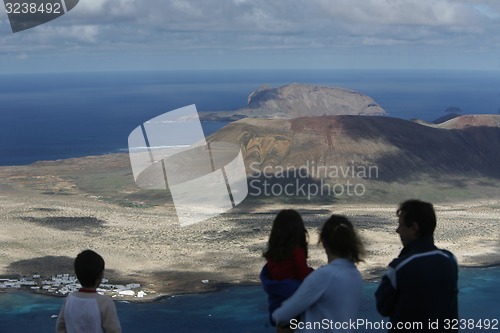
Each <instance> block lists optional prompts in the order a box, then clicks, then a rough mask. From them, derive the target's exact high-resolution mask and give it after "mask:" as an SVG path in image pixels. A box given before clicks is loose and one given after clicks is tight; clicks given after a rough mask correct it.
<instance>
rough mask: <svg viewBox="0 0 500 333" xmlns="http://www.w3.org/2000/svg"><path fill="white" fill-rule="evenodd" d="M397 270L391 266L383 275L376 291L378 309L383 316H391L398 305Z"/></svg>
mask: <svg viewBox="0 0 500 333" xmlns="http://www.w3.org/2000/svg"><path fill="white" fill-rule="evenodd" d="M396 283H397V282H396V271H395V269H394V268H392V267H390V266H389V268H388V270H387V273H386V274H385V275H384V276H383V277H382V281H381V282H380V285H379V286H378V288H377V291H376V292H375V300H376V302H377V310H378V312H379V313H380V314H381V315H382V316H386V317H387V316H391V315H392V314H393V312H394V308H395V306H396V296H397V289H396V288H397V284H396Z"/></svg>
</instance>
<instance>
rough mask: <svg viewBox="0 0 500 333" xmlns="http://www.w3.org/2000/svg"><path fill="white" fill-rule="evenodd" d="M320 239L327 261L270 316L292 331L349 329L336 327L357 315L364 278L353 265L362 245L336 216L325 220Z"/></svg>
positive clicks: (352, 228) (345, 330) (347, 226)
mask: <svg viewBox="0 0 500 333" xmlns="http://www.w3.org/2000/svg"><path fill="white" fill-rule="evenodd" d="M320 242H321V244H322V245H323V247H324V249H325V252H326V255H327V257H328V264H327V265H325V266H323V267H320V268H318V269H317V270H316V271H314V272H312V273H311V274H310V275H309V276H308V277H307V278H306V279H304V281H303V282H302V284H301V285H300V286H299V288H298V289H297V291H296V292H295V293H294V294H293V295H292V296H291V297H290V298H288V299H287V300H286V301H284V302H283V303H282V305H281V306H280V307H279V308H278V309H276V310H275V311H274V312H273V314H272V318H273V319H274V321H275V322H276V323H277V324H278V325H289V327H290V328H291V329H293V330H295V331H294V332H305V331H307V332H312V331H321V332H338V331H342V332H348V331H349V327H342V329H340V330H339V329H337V328H338V327H339V326H338V325H339V323H340V325H342V323H349V321H350V320H354V321H355V320H356V318H357V313H358V310H359V307H360V304H361V294H362V289H363V280H362V278H361V274H360V273H359V271H358V269H357V268H356V265H355V264H356V263H358V262H360V261H361V260H362V255H363V252H364V250H363V245H362V243H361V241H360V239H359V237H358V235H357V233H356V231H355V230H354V227H353V226H352V224H351V222H350V221H349V220H348V219H347V218H346V217H344V216H339V215H332V216H331V217H330V218H329V219H328V220H327V221H326V222H325V224H324V225H323V227H322V228H321V232H320ZM297 316H300V317H299V319H297V318H296V317H297ZM335 323H337V324H335ZM336 325H337V326H336Z"/></svg>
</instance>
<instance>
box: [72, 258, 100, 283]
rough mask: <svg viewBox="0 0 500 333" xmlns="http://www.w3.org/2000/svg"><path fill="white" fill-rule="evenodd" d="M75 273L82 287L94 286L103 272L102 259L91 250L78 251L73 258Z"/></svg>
mask: <svg viewBox="0 0 500 333" xmlns="http://www.w3.org/2000/svg"><path fill="white" fill-rule="evenodd" d="M74 266H75V274H76V277H77V278H78V281H80V284H81V285H82V287H86V288H96V287H97V286H98V285H99V284H100V282H101V279H102V276H103V273H104V259H103V258H102V257H101V256H100V255H99V254H97V253H96V252H94V251H92V250H85V251H83V252H81V253H79V254H78V255H77V256H76V259H75V264H74Z"/></svg>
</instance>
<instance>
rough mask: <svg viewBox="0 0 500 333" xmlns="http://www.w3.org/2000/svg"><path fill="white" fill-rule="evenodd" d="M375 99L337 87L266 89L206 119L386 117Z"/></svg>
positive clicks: (312, 86) (316, 86)
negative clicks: (245, 102) (243, 104)
mask: <svg viewBox="0 0 500 333" xmlns="http://www.w3.org/2000/svg"><path fill="white" fill-rule="evenodd" d="M383 114H385V111H384V109H382V108H381V107H380V106H379V105H378V104H377V103H376V102H375V101H374V100H373V99H372V98H371V97H368V96H366V95H363V94H361V93H359V92H356V91H353V90H348V89H344V88H336V87H323V86H318V85H307V84H297V83H294V84H289V85H286V86H282V87H277V88H272V87H268V86H262V87H260V88H259V89H257V90H255V91H254V92H252V93H251V94H250V95H249V96H248V105H247V107H245V108H242V109H240V110H237V111H228V112H215V113H203V114H202V115H201V118H202V119H203V120H225V121H234V120H238V119H242V118H249V117H250V118H286V119H290V118H298V117H314V116H326V115H383Z"/></svg>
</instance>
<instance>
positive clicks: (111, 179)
mask: <svg viewBox="0 0 500 333" xmlns="http://www.w3.org/2000/svg"><path fill="white" fill-rule="evenodd" d="M131 177H132V176H131V170H130V165H129V161H128V157H127V155H126V154H109V155H105V156H103V155H100V156H87V157H83V158H73V159H67V160H58V161H41V162H37V163H35V164H34V165H27V166H11V167H0V225H2V227H3V228H4V232H3V233H2V234H1V235H0V251H1V253H4V254H5V255H3V256H2V257H0V275H2V276H4V275H11V276H20V277H22V276H32V275H33V274H40V275H43V276H51V275H56V274H61V273H71V272H72V262H73V258H74V257H75V256H76V254H78V253H79V252H80V251H81V250H83V249H86V248H92V249H94V250H96V251H97V252H99V253H100V254H101V255H102V256H103V257H104V259H105V261H106V272H105V276H106V277H107V278H108V279H109V280H110V281H113V282H114V283H119V282H121V283H122V284H127V283H132V282H133V283H139V284H140V285H141V286H142V287H143V288H145V289H147V290H150V291H152V293H149V292H147V294H148V295H147V296H146V297H145V298H144V299H141V300H137V301H139V302H150V301H155V299H161V298H163V297H171V296H175V295H185V294H192V293H206V292H214V291H217V290H220V289H223V288H224V287H232V286H245V285H259V281H258V276H259V272H260V269H261V268H262V265H263V264H264V260H263V259H262V255H261V254H262V251H263V249H264V248H265V246H266V242H267V238H268V236H269V232H270V228H271V224H272V220H273V219H274V216H275V214H276V213H277V212H278V211H279V210H281V209H284V208H294V209H298V210H299V211H300V212H301V214H302V215H303V218H304V222H305V225H306V228H307V229H308V231H309V248H310V252H309V265H310V266H312V267H315V268H317V267H319V266H321V265H324V264H325V263H326V257H325V254H324V251H323V249H322V248H321V247H320V246H317V243H318V238H317V229H318V228H319V227H320V226H321V224H322V221H324V220H325V218H326V217H327V216H329V215H330V214H333V213H335V214H341V215H345V216H347V217H348V218H349V219H350V220H351V221H352V222H353V224H354V225H355V227H356V228H357V230H358V231H359V233H360V236H361V238H362V239H363V241H364V243H365V244H366V250H367V256H366V258H365V259H366V260H365V262H364V263H361V264H360V265H359V269H360V271H361V272H362V273H363V277H364V279H365V280H366V281H373V280H376V279H377V278H379V277H380V275H381V274H383V272H384V271H385V268H386V267H387V265H388V263H389V262H390V261H391V260H392V259H393V258H395V257H397V255H398V254H399V251H400V249H401V244H400V240H399V238H398V236H397V234H396V233H395V232H394V230H395V225H396V223H397V221H396V219H395V210H396V207H397V205H398V203H399V202H398V201H396V200H395V201H391V202H386V203H383V204H382V203H378V204H377V203H348V202H346V201H342V202H338V203H337V202H336V203H330V204H324V203H323V204H318V203H312V202H304V203H303V204H301V203H300V204H299V203H286V202H273V201H269V202H257V203H255V202H250V203H248V202H244V203H243V204H241V205H240V206H238V207H236V208H234V209H233V210H231V211H229V212H227V213H224V214H222V215H220V216H218V217H215V218H212V219H210V220H208V221H206V222H203V223H199V224H195V225H192V226H188V227H182V228H181V227H180V226H179V224H178V222H177V217H176V213H175V208H174V207H173V205H172V203H171V202H172V201H171V199H170V198H169V196H168V194H166V193H165V192H154V191H153V192H152V191H149V192H148V191H139V190H138V189H137V187H136V186H135V184H134V182H133V179H132V178H131ZM394 186H397V184H395V185H394ZM496 198H497V197H493V198H490V199H469V200H467V199H464V200H463V201H460V202H448V203H437V204H435V207H436V211H437V215H438V228H437V230H436V245H437V246H438V247H440V248H446V249H448V250H450V251H452V252H453V253H454V254H455V255H456V256H457V258H458V261H459V264H460V266H461V267H470V268H483V267H490V266H499V265H500V244H498V237H499V235H500V225H499V223H498V216H500V199H496ZM204 280H208V281H209V282H208V283H203V282H202V281H204ZM0 292H2V290H0ZM123 300H126V301H136V299H132V300H131V299H126V298H123Z"/></svg>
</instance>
